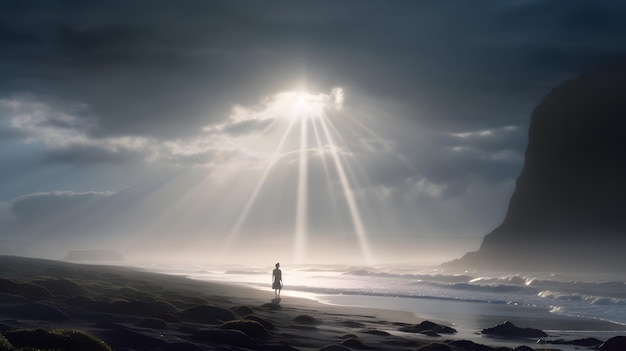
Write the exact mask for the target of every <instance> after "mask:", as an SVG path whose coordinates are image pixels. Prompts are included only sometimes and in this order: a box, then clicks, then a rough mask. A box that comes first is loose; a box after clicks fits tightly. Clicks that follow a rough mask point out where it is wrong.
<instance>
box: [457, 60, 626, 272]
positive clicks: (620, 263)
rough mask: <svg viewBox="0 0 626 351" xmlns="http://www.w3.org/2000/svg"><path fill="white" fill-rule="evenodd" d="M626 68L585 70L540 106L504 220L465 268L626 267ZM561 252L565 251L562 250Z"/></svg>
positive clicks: (463, 262) (460, 264) (467, 257)
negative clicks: (602, 71) (589, 72)
mask: <svg viewBox="0 0 626 351" xmlns="http://www.w3.org/2000/svg"><path fill="white" fill-rule="evenodd" d="M625 95H626V74H624V72H611V73H609V74H594V75H589V76H583V77H581V78H578V79H573V80H570V81H567V82H565V83H563V84H562V85H561V86H560V87H558V88H556V89H554V90H553V91H552V92H551V93H550V94H548V95H547V96H546V97H545V98H544V100H543V101H542V102H541V103H540V104H539V105H538V106H537V107H536V108H535V110H534V111H533V113H532V116H531V121H530V128H529V132H528V147H527V149H526V155H525V162H524V167H523V169H522V171H521V173H520V175H519V177H518V179H517V182H516V187H515V192H514V193H513V195H512V196H511V200H510V203H509V208H508V211H507V214H506V216H505V218H504V221H503V222H502V224H501V225H500V226H498V227H497V228H496V229H495V230H493V231H492V232H491V233H490V234H488V235H486V236H485V238H484V240H483V242H482V245H481V246H480V248H479V250H478V251H476V252H470V253H468V254H466V255H465V256H464V257H463V258H461V259H459V260H455V261H453V262H449V263H447V264H446V266H448V267H451V268H462V269H464V270H465V269H470V268H472V269H481V268H482V269H498V270H511V269H514V270H517V271H519V270H535V271H539V270H540V271H546V270H550V271H554V270H559V271H564V270H567V271H621V270H623V267H624V266H626V255H623V248H624V247H626V216H624V215H623V214H624V213H626V182H624V179H626V162H624V160H625V159H626V138H624V136H623V132H624V130H626V98H624V96H625ZM557 253H558V254H557Z"/></svg>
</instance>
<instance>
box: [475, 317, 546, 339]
mask: <svg viewBox="0 0 626 351" xmlns="http://www.w3.org/2000/svg"><path fill="white" fill-rule="evenodd" d="M481 333H483V334H486V335H495V336H504V337H509V338H543V337H546V336H548V334H546V333H545V332H544V331H543V330H540V329H533V328H520V327H517V326H515V325H514V324H513V323H511V322H508V321H506V322H504V323H503V324H498V325H496V326H495V327H493V328H486V329H483V330H482V332H481Z"/></svg>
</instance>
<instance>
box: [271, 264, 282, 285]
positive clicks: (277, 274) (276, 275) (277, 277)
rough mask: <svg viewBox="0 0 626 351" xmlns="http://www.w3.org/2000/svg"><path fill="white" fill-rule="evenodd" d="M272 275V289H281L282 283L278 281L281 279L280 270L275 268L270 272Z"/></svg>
mask: <svg viewBox="0 0 626 351" xmlns="http://www.w3.org/2000/svg"><path fill="white" fill-rule="evenodd" d="M272 277H274V282H273V283H272V289H282V287H283V285H282V284H281V283H280V282H281V281H282V280H283V272H281V271H280V269H278V268H276V269H274V271H273V272H272Z"/></svg>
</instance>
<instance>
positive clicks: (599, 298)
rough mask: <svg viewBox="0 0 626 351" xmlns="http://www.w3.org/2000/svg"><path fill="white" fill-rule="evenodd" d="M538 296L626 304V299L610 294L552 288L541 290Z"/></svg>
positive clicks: (600, 303) (595, 303)
mask: <svg viewBox="0 0 626 351" xmlns="http://www.w3.org/2000/svg"><path fill="white" fill-rule="evenodd" d="M537 296H539V297H543V298H549V299H555V300H566V301H580V302H587V303H589V304H592V305H618V306H626V299H621V298H616V297H609V296H596V295H585V294H576V293H569V292H560V291H550V290H544V291H540V292H539V293H538V294H537Z"/></svg>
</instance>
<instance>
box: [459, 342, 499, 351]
mask: <svg viewBox="0 0 626 351" xmlns="http://www.w3.org/2000/svg"><path fill="white" fill-rule="evenodd" d="M448 344H449V345H450V346H454V347H456V348H459V349H461V350H471V351H491V350H493V349H492V348H491V347H489V346H485V345H481V344H477V343H475V342H473V341H469V340H454V341H450V342H449V343H448Z"/></svg>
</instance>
